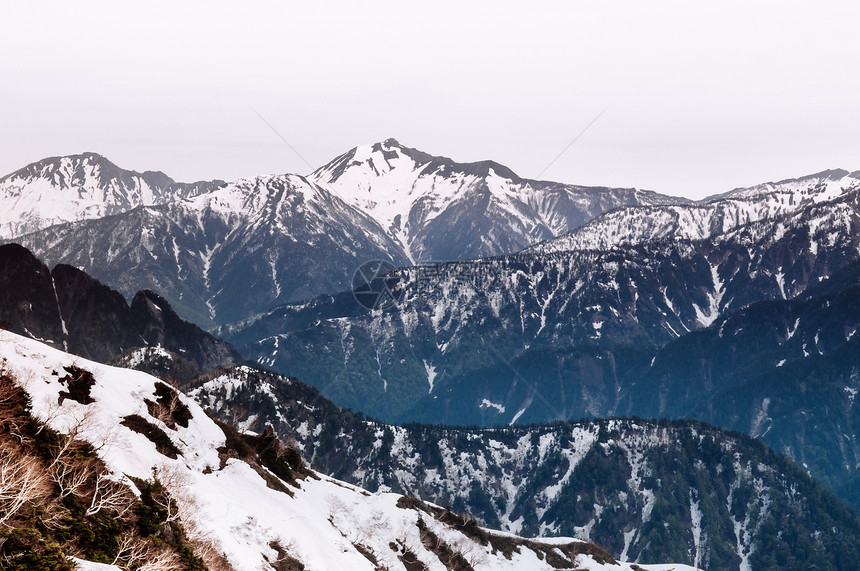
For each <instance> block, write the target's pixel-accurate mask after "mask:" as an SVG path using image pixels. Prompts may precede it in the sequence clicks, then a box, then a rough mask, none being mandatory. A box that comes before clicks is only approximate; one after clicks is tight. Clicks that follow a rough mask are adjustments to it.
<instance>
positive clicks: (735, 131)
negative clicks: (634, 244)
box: [0, 0, 860, 197]
mask: <svg viewBox="0 0 860 571" xmlns="http://www.w3.org/2000/svg"><path fill="white" fill-rule="evenodd" d="M420 6H421V7H420V8H419V7H416V3H411V2H325V3H324V2H318V3H310V2H303V3H294V2H271V3H261V2H244V3H241V4H240V3H239V2H235V1H234V2H230V3H215V2H196V1H195V2H147V3H138V4H134V5H132V4H131V3H120V2H50V3H49V2H38V3H37V2H28V3H24V2H5V3H4V4H3V6H2V8H0V174H5V173H8V172H11V171H13V170H15V169H17V168H20V167H22V166H24V165H26V164H28V163H30V162H33V161H36V160H38V159H41V158H43V157H47V156H52V155H59V154H71V153H77V152H82V151H95V152H98V153H101V154H103V155H105V156H107V157H108V158H109V159H111V160H112V161H114V162H115V163H117V164H118V165H120V166H121V167H124V168H128V169H134V170H162V171H164V172H166V173H167V174H168V175H170V176H172V177H173V178H175V179H177V180H181V181H191V180H198V179H209V178H222V179H226V180H231V179H235V178H239V177H243V176H252V175H256V174H264V173H280V172H299V173H302V174H306V173H307V172H308V171H309V169H308V168H307V166H306V165H305V164H304V163H303V162H302V160H301V159H299V158H298V157H296V156H295V155H294V154H293V153H292V151H290V149H289V148H288V147H287V146H286V145H285V144H284V143H283V142H282V141H281V140H280V139H278V137H277V136H276V135H275V134H274V133H273V132H272V131H271V130H270V129H269V127H267V126H266V124H265V123H263V122H262V121H261V120H260V118H259V117H258V116H257V115H256V114H255V112H254V110H255V109H256V110H257V111H258V112H259V113H260V114H261V115H262V116H264V117H265V118H266V120H267V121H268V122H269V123H271V124H272V125H273V126H275V128H277V130H278V131H279V132H280V133H281V135H283V136H284V137H285V138H286V139H287V140H288V141H289V142H290V143H291V144H292V145H293V146H294V147H295V148H296V149H298V151H299V152H300V153H301V154H302V155H303V156H304V157H305V158H306V159H307V160H308V161H309V162H310V163H311V164H312V165H313V166H314V167H316V166H319V165H322V164H324V163H326V162H328V161H329V160H331V159H332V158H334V157H335V156H337V155H339V154H340V153H342V152H344V151H347V150H349V149H350V148H352V147H354V146H356V145H358V144H363V143H370V142H374V141H379V140H382V139H385V138H388V137H395V138H397V139H398V140H399V141H400V142H401V143H403V144H404V145H407V146H411V147H417V148H419V149H421V150H424V151H427V152H429V153H432V154H437V155H445V156H449V157H451V158H454V159H455V160H459V161H474V160H481V159H493V160H496V161H498V162H500V163H503V164H505V165H507V166H509V167H510V168H512V169H513V170H514V171H515V172H517V173H518V174H520V175H521V176H525V177H535V176H537V175H538V173H540V172H541V171H542V170H543V169H544V168H545V167H546V166H547V165H548V164H549V163H550V161H551V160H552V159H553V158H554V157H555V156H556V155H557V154H558V153H559V152H560V151H561V150H562V149H563V148H564V147H565V146H566V145H567V144H568V143H570V142H571V140H573V138H574V137H575V136H576V135H577V134H578V133H579V132H580V131H581V130H582V129H583V128H584V127H585V126H586V125H587V124H588V123H589V122H590V121H592V120H593V119H594V118H595V117H596V116H597V115H598V114H599V113H600V112H601V111H602V110H603V109H605V108H608V110H607V111H606V113H605V114H604V115H603V116H602V117H601V118H600V119H599V120H598V121H597V122H596V123H595V124H594V125H593V126H592V127H591V128H590V129H589V130H588V131H587V132H586V133H585V134H584V135H583V136H582V138H580V139H579V141H578V142H577V143H576V144H575V145H573V146H572V147H571V148H570V149H569V150H568V151H567V152H566V153H565V154H564V155H563V156H562V157H561V158H560V159H559V160H558V161H557V162H556V163H555V164H554V165H553V166H552V167H551V168H550V169H548V170H547V171H546V172H545V174H544V175H543V177H542V178H545V179H549V180H559V181H563V182H570V183H578V184H594V185H607V186H636V187H639V188H650V189H654V190H657V191H660V192H665V193H669V194H677V195H684V196H692V197H702V196H705V195H708V194H712V193H715V192H722V191H726V190H730V189H732V188H734V187H737V186H750V185H753V184H756V183H758V182H764V181H768V180H778V179H782V178H788V177H794V176H800V175H804V174H810V173H813V172H817V171H820V170H824V169H827V168H838V167H841V168H845V169H848V170H856V169H860V35H858V32H857V25H858V23H860V3H858V2H852V1H848V0H846V1H843V2H834V1H818V2H814V3H813V2H795V1H780V2H775V1H774V2H770V1H768V2H755V1H746V2H736V1H720V2H713V1H712V2H699V1H691V0H686V1H666V0H651V1H649V2H642V1H609V0H603V1H572V2H530V3H529V4H528V7H526V5H525V3H508V2H483V1H461V2H447V1H441V2H438V1H437V2H424V3H422V4H420Z"/></svg>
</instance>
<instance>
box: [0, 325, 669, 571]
mask: <svg viewBox="0 0 860 571" xmlns="http://www.w3.org/2000/svg"><path fill="white" fill-rule="evenodd" d="M0 355H2V357H3V359H5V362H4V367H6V369H7V370H8V371H10V372H11V373H12V374H13V375H14V376H15V377H16V378H17V379H18V380H19V382H21V383H22V385H23V386H24V388H25V389H26V390H27V391H28V392H29V393H30V395H31V397H32V401H33V413H34V415H35V416H36V417H38V418H40V419H42V420H44V421H45V422H47V423H48V425H49V426H51V427H52V428H54V429H56V430H58V431H60V432H68V431H70V430H72V429H75V428H76V429H78V430H79V431H80V432H79V433H80V436H81V437H82V438H83V439H85V440H87V441H89V442H91V443H92V444H93V445H94V446H95V448H96V449H97V451H98V453H99V455H100V456H101V457H102V459H103V460H104V461H105V463H106V465H107V467H108V468H109V469H110V470H111V471H112V472H113V474H114V475H115V476H116V478H117V479H119V480H123V481H126V482H128V478H127V476H133V477H137V478H141V479H148V478H151V477H152V475H153V473H155V474H156V475H157V476H158V477H159V479H160V480H161V481H162V483H164V484H165V485H166V486H168V488H169V489H170V492H171V494H172V495H173V497H174V498H175V499H176V500H177V502H178V503H179V506H180V513H181V516H180V517H181V519H182V521H183V524H184V525H185V527H186V529H187V530H189V533H190V534H199V535H200V536H203V537H207V538H208V539H209V540H211V541H212V542H214V543H215V544H216V545H217V546H218V548H219V549H220V550H222V551H223V553H224V554H225V555H226V557H227V559H228V560H229V561H230V563H231V564H232V565H233V566H234V567H235V568H236V569H240V570H244V569H247V570H258V569H273V568H274V567H273V565H272V563H270V562H273V561H275V560H277V559H278V558H279V557H283V556H284V555H285V554H287V555H289V556H290V557H292V558H294V559H296V560H298V561H300V562H302V563H303V564H304V565H305V569H308V570H313V569H321V570H327V569H368V570H372V569H374V568H377V567H379V566H382V567H384V568H388V569H405V566H404V563H403V561H402V560H401V558H400V557H399V556H404V557H405V556H406V554H407V553H411V554H413V556H414V557H416V558H417V559H418V560H420V561H421V562H423V563H424V565H426V567H427V568H428V569H432V570H441V569H445V565H443V563H442V561H441V559H440V557H441V555H439V553H441V551H440V548H439V546H440V545H441V546H446V547H447V548H448V549H449V551H453V552H455V553H460V554H461V556H462V557H463V558H464V559H465V560H466V561H467V562H468V563H469V564H471V566H472V567H473V568H474V569H551V568H553V567H552V566H551V565H550V564H549V562H548V561H549V559H550V558H549V557H548V555H549V554H554V555H555V556H556V557H557V558H562V559H563V558H565V557H568V556H569V558H568V560H567V565H569V566H576V567H579V568H587V569H595V570H604V569H606V570H610V569H611V570H614V571H616V570H617V571H623V570H631V569H632V567H631V566H630V565H628V564H614V562H612V561H605V562H603V563H599V562H598V561H597V559H601V558H600V557H599V556H598V555H595V556H594V557H593V556H591V555H588V554H580V555H576V554H577V553H578V552H580V551H586V550H587V551H589V552H592V553H596V552H594V551H593V550H592V549H591V548H590V547H586V545H587V544H585V543H582V542H577V541H574V540H570V539H547V540H539V541H534V542H525V541H520V542H519V543H518V544H517V549H515V550H514V551H513V553H512V554H511V557H510V558H509V559H508V558H505V556H504V555H503V554H502V553H500V552H496V550H495V547H494V543H493V542H494V541H495V542H501V541H503V540H504V536H502V535H498V534H497V535H493V536H492V538H493V539H491V540H490V541H487V542H486V544H482V543H481V542H480V541H479V540H478V539H476V538H475V536H474V535H469V534H466V533H464V532H463V531H460V530H458V529H459V528H457V527H456V526H455V525H451V524H449V523H443V522H442V521H440V519H439V518H438V517H435V516H434V513H435V508H433V509H430V508H432V506H430V507H422V505H421V504H420V503H415V502H412V503H404V502H403V501H400V500H401V496H398V495H396V494H390V493H378V494H370V493H368V492H365V491H363V490H361V489H359V488H356V487H353V486H350V485H348V484H344V483H342V482H338V481H336V480H334V479H331V478H328V477H326V476H323V475H320V474H312V475H311V477H308V478H305V479H303V480H300V481H299V482H298V484H297V485H295V486H294V487H292V488H290V489H289V492H290V493H285V492H284V491H278V490H276V489H273V488H272V487H270V486H268V485H267V480H271V479H273V478H274V476H273V475H272V474H268V476H267V478H266V479H264V478H263V476H262V475H261V474H260V473H259V472H258V471H255V470H254V469H252V467H251V466H250V465H249V464H247V463H245V462H243V461H241V460H238V459H236V458H230V459H227V460H226V461H224V460H223V458H220V457H219V451H218V448H219V447H221V446H224V444H225V440H226V436H225V434H224V432H223V431H222V430H221V429H220V428H219V427H218V426H217V425H216V424H215V423H214V422H213V421H212V420H211V419H209V418H208V417H207V416H206V414H205V413H204V412H203V410H202V409H201V408H200V407H199V406H198V405H196V404H195V403H194V402H193V401H192V400H190V399H188V398H187V397H185V396H181V397H180V399H181V400H182V402H183V403H184V404H185V405H186V406H187V407H188V408H189V410H190V411H191V415H192V419H191V421H190V422H189V424H188V426H187V427H185V428H183V427H181V426H175V427H174V428H170V427H168V426H167V425H165V424H164V423H163V422H162V421H161V420H159V419H157V418H153V417H151V416H150V415H149V413H148V408H147V405H146V403H145V402H144V399H146V398H149V399H155V398H156V397H155V387H156V383H157V380H156V379H155V378H153V377H150V376H149V375H146V374H144V373H140V372H136V371H131V370H127V369H117V368H113V367H109V366H106V365H101V364H98V363H94V362H90V361H86V360H84V359H80V358H76V357H74V356H71V355H68V354H66V353H63V352H61V351H57V350H54V349H52V348H50V347H48V346H46V345H43V344H40V343H38V342H36V341H32V340H30V339H26V338H23V337H20V336H17V335H14V334H11V333H8V332H3V333H2V335H0ZM72 364H74V365H76V366H77V367H80V368H83V369H85V370H87V371H90V372H91V373H92V374H93V375H94V377H95V379H96V383H95V385H94V386H93V387H92V389H91V391H90V396H92V397H93V398H94V400H95V402H93V403H91V404H88V405H83V404H80V403H78V402H76V401H72V400H70V399H65V400H62V401H61V404H56V403H57V402H58V395H59V393H60V391H62V390H63V389H64V386H63V385H62V384H61V383H60V382H59V381H58V375H57V374H56V371H58V370H61V368H62V367H64V366H69V365H72ZM133 414H136V415H140V416H141V417H143V418H145V419H147V420H148V421H149V422H150V423H151V424H154V425H156V426H158V427H159V428H160V429H161V430H163V431H164V432H165V433H167V434H168V435H169V438H170V440H171V441H172V443H173V444H174V445H175V446H176V447H177V448H178V449H179V451H180V455H179V456H178V458H176V459H170V458H168V457H166V456H164V455H162V454H160V453H159V452H158V451H157V450H156V448H155V445H154V444H153V443H152V442H150V441H149V440H148V439H147V438H146V437H144V436H142V435H141V434H139V433H137V432H133V431H131V430H129V429H127V428H126V427H125V426H123V425H122V424H120V423H121V421H122V420H123V418H125V417H126V416H128V415H133ZM283 485H284V484H283V483H282V484H281V486H283ZM428 538H433V541H428ZM392 546H393V547H392ZM434 546H435V547H434ZM442 551H444V550H442ZM370 557H372V558H373V559H375V563H373V562H371V560H370ZM574 557H575V559H576V561H573V558H574ZM595 557H597V559H595ZM610 559H611V558H610ZM81 568H82V569H87V570H89V569H93V568H97V567H94V566H92V565H90V564H86V563H82V564H81ZM678 568H679V569H681V567H678Z"/></svg>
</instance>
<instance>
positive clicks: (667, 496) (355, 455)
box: [144, 365, 860, 569]
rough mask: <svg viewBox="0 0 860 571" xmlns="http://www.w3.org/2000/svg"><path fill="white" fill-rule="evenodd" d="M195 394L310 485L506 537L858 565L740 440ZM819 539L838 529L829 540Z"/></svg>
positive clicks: (654, 428)
mask: <svg viewBox="0 0 860 571" xmlns="http://www.w3.org/2000/svg"><path fill="white" fill-rule="evenodd" d="M144 366H145V365H144ZM194 385H196V388H194V389H193V390H191V391H190V393H189V394H190V396H191V397H192V398H194V399H195V400H196V401H197V402H199V403H201V404H202V405H203V406H204V407H206V408H207V409H208V410H211V411H212V412H213V413H215V414H216V415H217V416H218V417H219V418H221V419H222V420H225V421H229V422H233V423H236V425H237V426H239V427H240V428H241V429H243V430H250V431H252V432H257V431H264V430H267V428H266V427H268V426H272V427H274V430H275V432H276V433H277V434H279V435H280V436H282V437H284V438H286V439H288V440H289V441H293V442H295V443H296V445H297V448H298V449H299V450H300V451H301V452H302V454H303V456H304V457H305V458H306V459H307V461H308V462H309V463H310V464H311V466H312V467H314V468H315V469H318V470H320V471H321V472H324V473H327V474H330V475H332V476H334V477H337V478H341V479H344V480H346V481H349V482H352V483H355V484H358V485H362V486H364V487H366V488H368V489H370V490H392V491H396V492H400V493H408V494H412V495H416V496H419V497H422V498H424V499H428V500H430V501H433V502H435V503H437V504H440V505H448V506H451V507H452V509H453V510H454V511H466V512H468V513H470V514H472V515H473V516H474V517H477V518H479V520H481V521H483V522H484V523H485V524H487V525H490V526H493V527H497V526H498V527H501V528H502V529H506V530H508V531H512V532H515V533H521V534H525V535H531V534H538V533H539V534H551V535H552V534H562V535H575V536H577V537H580V538H587V539H590V540H592V541H594V542H596V543H598V544H600V545H603V546H605V547H606V548H608V549H609V551H610V552H611V553H612V554H613V555H614V556H615V557H619V558H621V559H627V560H633V561H637V562H640V563H643V562H644V563H648V562H656V561H666V560H671V561H677V562H681V563H687V564H690V565H696V566H699V567H701V568H703V569H743V568H749V567H746V566H747V565H751V568H752V569H778V568H807V567H808V566H810V565H815V564H819V565H821V566H822V567H824V568H840V567H841V566H845V565H848V566H849V567H848V568H850V565H853V564H854V559H853V557H854V555H853V551H852V550H854V551H856V545H855V543H852V542H855V541H856V540H854V539H850V540H849V539H848V538H849V537H854V536H856V534H857V533H858V530H860V527H858V520H857V518H856V517H855V514H854V512H853V511H852V510H849V509H847V508H845V507H844V506H842V505H841V504H840V503H839V501H838V500H837V499H836V497H835V496H834V495H833V493H832V492H830V491H827V490H826V489H824V488H823V487H822V486H821V485H820V484H818V483H817V482H815V481H814V480H813V479H812V478H810V477H809V475H808V474H806V473H805V472H804V471H803V470H802V469H801V468H800V467H799V466H797V465H796V464H795V463H794V462H792V461H791V460H789V459H787V458H785V457H784V456H782V455H780V454H777V453H775V452H773V451H771V450H770V449H768V448H767V447H766V446H765V445H764V444H762V443H761V442H759V441H757V440H754V439H752V438H750V437H748V436H744V435H742V434H740V433H737V432H724V431H722V430H720V429H718V428H715V427H712V426H709V425H705V424H702V423H698V422H691V421H655V420H644V419H620V420H596V421H589V420H582V421H576V422H559V423H553V424H550V425H514V426H510V427H504V428H503V427H497V428H480V427H465V428H464V427H448V426H441V425H427V424H425V425H420V424H407V425H404V426H392V425H388V424H384V423H380V422H378V421H373V420H370V419H368V418H366V417H365V416H363V415H361V414H360V413H353V412H351V411H349V410H342V409H339V408H338V407H336V406H335V405H333V404H332V403H331V402H330V401H328V400H327V399H326V398H325V397H323V396H322V395H321V394H320V393H319V391H317V390H316V389H314V388H312V387H308V386H306V385H304V384H302V383H300V382H298V381H296V380H295V379H290V378H286V377H283V376H281V375H277V374H275V373H271V372H265V371H261V370H258V369H255V368H252V367H247V366H242V367H237V368H232V369H229V370H224V371H222V372H215V373H211V374H209V375H206V376H204V377H203V378H201V379H199V380H198V381H196V382H195V383H194ZM824 528H826V529H829V530H832V529H840V530H843V531H841V532H840V534H839V535H838V536H835V537H834V539H833V540H832V541H831V540H825V539H822V536H821V534H820V533H818V532H817V530H820V529H824ZM851 530H853V531H851ZM779 531H781V532H782V533H779ZM813 538H818V539H813ZM819 540H820V541H819ZM813 562H816V563H813Z"/></svg>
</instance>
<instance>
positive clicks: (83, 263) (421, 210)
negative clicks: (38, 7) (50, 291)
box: [0, 139, 688, 327]
mask: <svg viewBox="0 0 860 571" xmlns="http://www.w3.org/2000/svg"><path fill="white" fill-rule="evenodd" d="M93 173H96V174H97V175H99V176H96V175H94V174H93ZM61 174H62V176H61ZM108 174H109V175H110V176H108ZM156 179H157V180H162V179H163V180H164V181H170V179H169V178H168V177H166V175H163V174H160V173H145V175H138V174H137V173H132V172H129V171H123V170H122V169H119V168H118V167H116V166H114V165H112V164H110V163H108V162H107V161H106V160H105V159H104V158H103V157H100V156H98V155H94V154H85V155H78V156H74V157H60V158H54V159H46V160H44V161H41V162H40V163H36V164H35V165H31V166H29V167H26V168H24V169H21V170H20V171H17V172H16V173H13V174H11V175H8V176H7V177H4V178H3V179H0V200H2V202H3V203H7V202H8V203H9V204H15V205H16V206H15V208H17V209H18V210H21V209H23V210H21V212H18V210H15V209H10V214H9V216H10V220H11V219H14V220H20V221H19V222H16V223H15V224H13V225H12V226H10V228H11V231H9V232H5V233H4V234H5V235H6V237H7V238H13V237H14V238H15V241H17V242H20V243H22V244H24V245H26V246H27V247H28V248H30V249H31V250H33V251H34V252H35V253H36V254H37V255H39V257H40V258H42V259H44V260H45V261H46V262H48V263H49V264H55V263H65V264H69V265H73V266H76V267H78V268H80V269H83V270H85V271H86V272H88V273H90V274H91V275H93V276H94V277H96V278H98V279H99V280H101V281H103V282H104V283H107V284H110V285H111V286H112V287H115V288H117V289H118V290H119V291H120V292H122V293H123V295H125V296H126V297H130V296H132V295H133V294H134V292H136V291H137V290H139V289H151V290H153V291H159V292H161V294H162V295H164V296H165V297H166V298H167V299H168V300H169V301H170V303H171V304H172V305H173V306H174V307H175V308H176V309H177V311H178V312H179V313H180V314H181V315H182V316H183V317H185V318H186V319H191V320H193V321H195V322H196V323H200V324H203V325H205V326H207V327H211V326H213V325H216V324H226V323H231V322H235V321H240V320H243V319H246V318H249V317H252V316H254V315H257V314H259V313H262V312H264V311H267V310H269V309H271V308H272V307H274V306H276V305H279V304H283V303H286V302H294V301H300V300H303V299H307V298H310V297H313V296H316V295H319V294H322V293H330V292H335V291H341V290H343V289H346V288H348V287H349V285H350V282H351V279H352V276H353V273H354V272H355V271H356V269H357V268H358V267H359V266H360V265H361V264H363V263H364V262H367V261H370V260H377V259H381V260H387V261H391V262H392V263H394V264H395V265H397V266H403V265H409V264H410V263H411V261H410V260H418V259H421V260H428V259H429V260H451V259H453V260H457V259H468V258H475V257H478V256H484V255H497V254H503V253H510V252H514V251H517V250H520V249H522V248H524V247H526V246H528V245H530V244H533V243H534V242H535V241H538V240H543V239H546V238H550V237H553V236H556V235H559V234H561V233H563V232H566V231H568V230H570V229H572V228H575V227H577V226H578V225H580V224H582V223H584V222H585V221H587V220H589V219H591V218H592V217H593V216H595V215H597V214H600V213H601V212H604V211H606V210H610V209H612V208H615V207H618V206H622V205H630V204H665V203H674V202H682V203H683V202H688V201H687V200H686V199H681V198H672V197H667V196H663V195H659V194H657V193H654V192H647V191H639V190H634V189H608V188H590V187H581V186H573V185H563V184H559V183H549V182H539V181H529V180H525V179H521V178H519V177H518V176H516V175H515V174H514V173H513V172H511V171H510V170H509V169H507V168H505V167H502V166H501V165H498V164H496V163H492V162H489V161H487V162H482V163H456V162H454V161H452V160H450V159H447V158H443V157H433V156H431V155H428V154H425V153H422V152H420V151H416V150H414V149H409V148H407V147H403V146H401V145H400V144H398V143H397V142H396V141H394V140H393V139H389V140H387V141H385V142H384V143H378V144H375V145H371V146H367V147H358V148H356V149H353V150H352V151H350V152H349V153H346V154H345V155H343V156H341V157H338V158H337V159H335V160H334V161H332V162H331V163H330V164H328V165H326V166H324V167H322V168H320V169H319V170H317V171H316V172H315V173H313V174H312V175H311V176H309V177H307V178H305V177H301V176H297V175H272V176H261V177H256V178H253V179H247V180H239V181H235V182H232V183H229V184H224V183H220V182H219V183H217V184H216V183H195V185H187V187H186V186H182V185H176V184H175V183H172V181H170V184H168V183H166V182H165V183H164V184H163V185H162V186H157V185H156V183H155V180H156ZM359 180H363V182H360V183H357V182H356V181H359ZM147 181H149V182H147ZM207 184H208V186H207ZM356 184H357V186H355V185H356ZM171 185H172V186H171ZM383 194H385V196H386V199H385V200H381V199H380V200H379V201H376V199H375V198H374V197H378V196H381V195H383ZM24 205H26V208H25V206H24ZM93 205H96V206H93ZM58 212H62V213H63V214H62V216H60V215H59V214H57V213H58ZM64 221H69V222H66V223H61V222H64ZM51 224H55V225H54V226H50V225H51ZM25 232H26V234H25ZM0 235H3V234H0Z"/></svg>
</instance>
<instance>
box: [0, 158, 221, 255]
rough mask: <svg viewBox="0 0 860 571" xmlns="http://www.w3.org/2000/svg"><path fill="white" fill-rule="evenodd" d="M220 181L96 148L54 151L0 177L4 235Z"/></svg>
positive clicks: (160, 200) (158, 200)
mask: <svg viewBox="0 0 860 571" xmlns="http://www.w3.org/2000/svg"><path fill="white" fill-rule="evenodd" d="M222 184H223V181H219V180H213V181H201V182H195V183H190V184H188V183H178V182H175V181H174V180H173V179H171V178H170V177H168V176H167V175H166V174H164V173H162V172H153V171H146V172H143V173H138V172H134V171H129V170H124V169H121V168H119V167H118V166H116V165H115V164H113V163H112V162H110V161H109V160H107V159H106V158H104V157H103V156H101V155H98V154H96V153H82V154H80V155H70V156H64V157H50V158H47V159H43V160H41V161H39V162H36V163H33V164H30V165H28V166H26V167H24V168H22V169H20V170H17V171H15V172H13V173H10V174H8V175H6V176H4V177H3V178H0V204H2V208H0V238H7V239H8V238H14V237H16V236H21V235H23V234H28V233H30V232H35V231H37V230H41V229H43V228H47V227H48V226H51V225H53V224H61V223H64V222H74V221H77V220H88V219H93V218H102V217H104V216H111V215H113V214H119V213H121V212H125V211H127V210H131V209H132V208H136V207H138V206H142V205H146V206H149V205H155V204H165V203H167V202H173V201H176V200H179V199H182V198H190V197H192V196H196V195H198V194H204V193H206V192H209V191H210V190H213V189H214V188H217V187H218V186H220V185H222Z"/></svg>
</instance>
